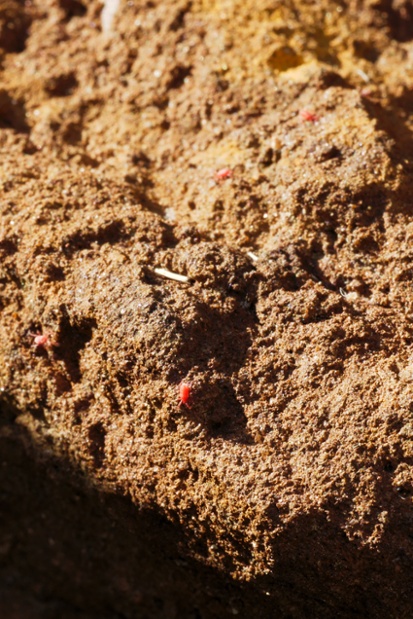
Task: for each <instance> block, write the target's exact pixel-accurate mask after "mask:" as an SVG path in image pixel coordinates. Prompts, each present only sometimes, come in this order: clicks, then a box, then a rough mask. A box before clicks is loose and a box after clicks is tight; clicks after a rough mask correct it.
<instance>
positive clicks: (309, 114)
mask: <svg viewBox="0 0 413 619" xmlns="http://www.w3.org/2000/svg"><path fill="white" fill-rule="evenodd" d="M300 116H301V118H302V119H303V120H308V121H310V122H312V123H315V121H316V120H318V116H317V114H314V113H313V112H309V111H308V110H300Z"/></svg>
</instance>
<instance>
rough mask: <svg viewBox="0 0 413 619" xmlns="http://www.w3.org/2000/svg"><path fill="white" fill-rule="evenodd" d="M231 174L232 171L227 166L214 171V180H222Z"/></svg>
mask: <svg viewBox="0 0 413 619" xmlns="http://www.w3.org/2000/svg"><path fill="white" fill-rule="evenodd" d="M232 174H233V172H232V170H230V169H229V168H222V170H218V171H217V172H215V180H216V181H224V180H225V179H227V178H231V176H232Z"/></svg>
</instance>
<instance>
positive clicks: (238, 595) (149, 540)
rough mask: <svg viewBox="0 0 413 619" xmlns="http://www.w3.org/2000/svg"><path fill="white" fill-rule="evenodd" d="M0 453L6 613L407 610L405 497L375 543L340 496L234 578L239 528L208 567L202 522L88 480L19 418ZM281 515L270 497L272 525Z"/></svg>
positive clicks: (246, 552)
mask: <svg viewBox="0 0 413 619" xmlns="http://www.w3.org/2000/svg"><path fill="white" fill-rule="evenodd" d="M0 453H1V461H2V466H1V467H0V500H1V512H0V513H1V516H0V613H1V615H2V616H3V617H7V618H8V619H11V618H13V619H14V617H19V619H32V618H33V619H54V618H55V617H56V616H57V615H58V616H59V617H61V618H62V619H72V617H73V618H74V617H76V618H78V617H81V618H84V619H86V618H89V619H95V618H97V617H99V618H102V619H119V618H122V619H135V618H137V617H138V618H139V619H141V618H142V619H158V618H159V619H175V618H179V619H195V618H196V619H227V618H228V619H229V618H230V617H233V616H234V615H235V614H237V615H238V616H239V617H243V618H244V617H245V618H246V617H248V618H251V619H307V618H310V617H316V618H317V619H356V618H359V619H410V617H411V616H412V612H413V602H412V598H411V591H412V586H413V576H412V574H411V565H412V559H413V543H412V535H411V514H410V511H411V510H410V507H409V505H408V504H407V502H405V503H403V501H402V500H401V501H400V510H399V511H398V512H397V513H396V512H392V514H391V520H390V523H389V536H388V538H387V539H386V540H385V541H384V542H383V544H382V545H381V546H379V547H377V548H376V549H371V548H368V547H366V546H365V547H363V546H362V544H361V543H359V542H358V540H357V539H353V540H350V539H349V538H348V537H347V536H346V535H345V534H344V532H343V529H342V524H343V517H344V515H345V510H342V509H341V507H340V505H337V506H336V507H334V508H329V509H328V510H327V511H323V510H320V511H318V510H312V511H310V512H308V513H306V514H303V515H301V516H298V517H296V518H294V519H292V520H291V521H290V523H289V524H288V525H286V526H285V528H284V529H282V530H281V531H280V532H279V533H278V534H274V537H273V540H272V542H271V546H272V548H271V550H272V553H273V556H274V565H273V567H272V568H271V570H270V571H269V572H268V574H267V575H266V576H262V577H258V578H256V579H255V580H252V581H250V582H249V583H248V584H241V583H239V582H236V581H234V580H232V579H231V578H230V577H229V576H228V575H227V574H228V573H229V571H230V569H231V567H233V561H234V557H236V559H237V561H238V562H239V561H240V562H241V563H242V562H244V563H245V565H246V566H247V565H248V564H249V563H250V562H251V560H253V554H254V553H253V552H252V549H251V548H250V547H249V545H248V543H247V541H246V539H245V537H244V535H243V532H242V530H240V529H237V530H236V531H235V530H233V529H231V530H229V531H228V548H227V549H226V552H225V555H224V557H223V559H222V565H221V569H220V570H215V569H213V568H211V567H206V566H205V564H204V563H203V561H202V558H204V559H205V560H207V558H208V552H209V545H210V544H209V542H210V541H211V538H210V537H208V535H209V534H208V531H207V529H206V533H205V535H200V536H198V539H194V535H193V534H191V532H190V531H189V530H185V527H183V525H182V524H180V523H179V522H176V523H173V522H171V521H168V520H167V519H166V518H165V517H164V516H163V515H162V514H160V513H157V512H156V511H154V510H152V511H151V510H148V509H140V508H139V507H138V506H136V505H133V504H132V503H131V502H130V501H129V499H127V498H125V497H120V496H116V495H115V494H114V493H113V492H111V491H110V490H107V491H105V490H104V489H102V488H101V489H98V488H96V487H93V486H91V484H90V482H89V481H88V479H87V477H85V475H84V474H79V472H78V471H76V470H74V468H73V466H72V465H70V464H69V463H68V462H67V461H65V460H64V459H62V458H59V457H57V456H56V455H54V456H53V455H51V452H50V449H48V450H47V455H45V454H42V450H41V448H40V447H39V446H37V448H35V447H34V446H33V443H32V441H31V439H30V436H29V434H28V433H27V431H26V430H25V429H24V428H22V427H18V426H15V425H14V424H9V425H8V426H7V432H5V431H4V426H3V431H2V432H1V434H0ZM388 474H391V472H390V473H388ZM194 507H195V506H194ZM211 507H212V506H211ZM327 512H328V513H327ZM194 517H195V518H196V513H194ZM278 518H279V517H278V508H277V505H276V502H274V506H273V508H272V509H269V510H268V526H269V530H270V528H271V527H272V526H274V525H276V524H279V519H278ZM204 524H205V527H207V528H208V523H207V522H205V523H204ZM206 538H208V540H207V539H206ZM221 544H222V540H221ZM268 551H270V548H267V552H268ZM191 553H192V554H191ZM194 555H196V556H197V557H199V558H194Z"/></svg>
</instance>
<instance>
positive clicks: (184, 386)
mask: <svg viewBox="0 0 413 619" xmlns="http://www.w3.org/2000/svg"><path fill="white" fill-rule="evenodd" d="M190 396H191V386H190V385H188V383H183V382H182V383H181V384H180V385H179V397H180V400H179V406H187V407H188V408H190V406H189V404H188V400H189V398H190Z"/></svg>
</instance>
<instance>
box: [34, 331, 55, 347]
mask: <svg viewBox="0 0 413 619" xmlns="http://www.w3.org/2000/svg"><path fill="white" fill-rule="evenodd" d="M29 335H30V337H32V338H33V346H34V347H35V348H53V347H54V346H56V343H55V342H54V341H53V340H52V339H51V334H50V333H31V331H29Z"/></svg>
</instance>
